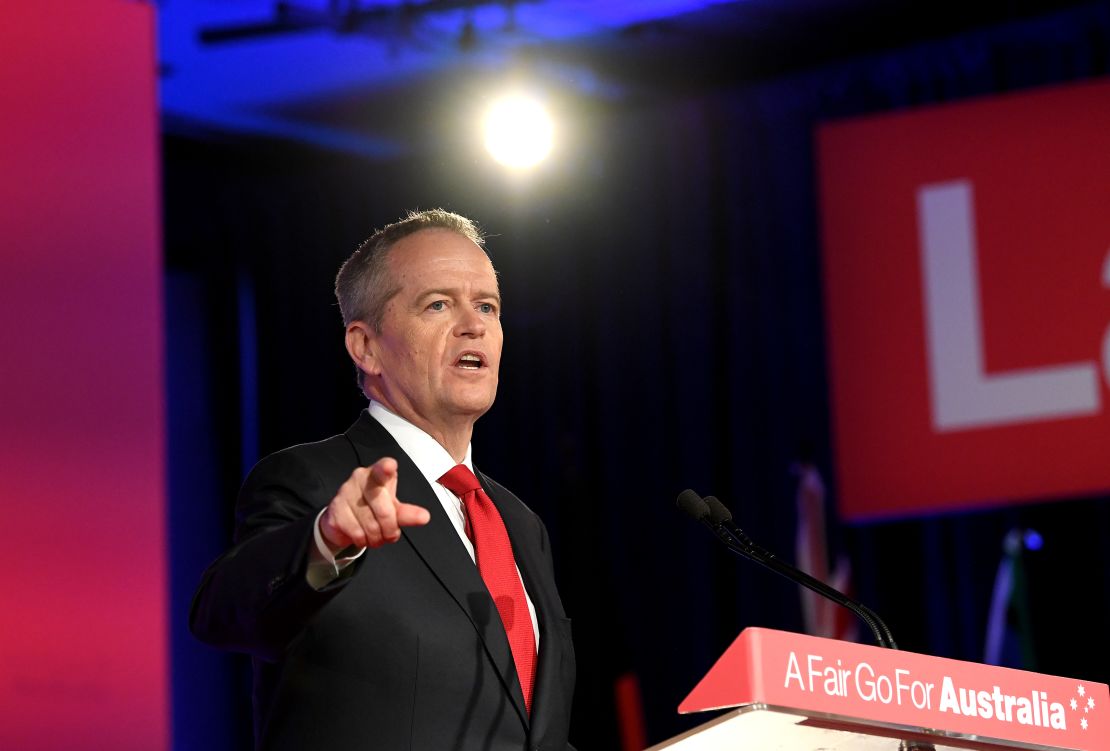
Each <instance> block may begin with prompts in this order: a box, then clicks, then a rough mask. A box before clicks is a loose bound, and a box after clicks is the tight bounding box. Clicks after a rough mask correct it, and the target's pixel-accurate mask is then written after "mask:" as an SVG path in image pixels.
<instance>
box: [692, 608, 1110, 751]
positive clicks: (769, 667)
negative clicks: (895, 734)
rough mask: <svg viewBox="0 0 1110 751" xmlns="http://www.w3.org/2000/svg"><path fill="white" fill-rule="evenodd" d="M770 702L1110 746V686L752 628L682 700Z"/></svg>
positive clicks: (992, 737)
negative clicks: (1109, 716)
mask: <svg viewBox="0 0 1110 751" xmlns="http://www.w3.org/2000/svg"><path fill="white" fill-rule="evenodd" d="M750 704H755V705H766V706H768V707H770V708H772V709H781V710H786V711H790V712H792V713H795V714H802V715H806V714H812V715H814V716H820V717H826V718H830V719H838V720H841V721H842V722H844V723H845V724H846V725H849V726H858V727H873V728H878V729H884V730H889V729H897V728H902V729H904V730H906V731H907V732H908V733H910V734H913V735H920V734H927V735H935V736H938V737H940V738H945V737H947V738H952V739H960V738H963V739H976V740H978V741H980V742H986V743H1002V744H1009V743H1019V744H1021V745H1023V746H1024V747H1027V748H1029V747H1035V748H1067V749H1077V750H1078V751H1105V749H1107V748H1110V718H1108V717H1107V711H1110V688H1108V687H1107V686H1106V684H1104V683H1093V682H1090V681H1082V680H1076V679H1072V678H1062V677H1059V676H1053V675H1043V674H1040V673H1030V672H1027V671H1024V670H1012V669H1010V668H1000V667H994V666H991V665H981V664H979V663H973V662H963V661H960V660H950V659H947V658H942V657H930V656H928V655H922V654H917V653H914V652H903V651H900V650H894V649H882V648H880V647H872V646H867V645H864V644H855V643H852V642H844V641H838V640H835V639H821V638H818V637H815V636H803V635H802V634H792V633H788V632H784V631H774V630H772V629H764V628H748V629H745V630H744V631H743V632H741V634H740V636H738V637H737V638H736V641H734V642H733V643H732V645H731V646H730V647H729V648H728V649H727V650H726V651H725V653H724V654H723V655H721V658H720V659H719V660H717V663H716V664H715V665H714V666H713V668H712V669H711V670H710V671H709V672H708V673H707V674H706V676H705V678H703V679H702V681H701V682H700V683H699V684H698V685H697V687H695V688H694V690H693V691H691V692H690V695H689V696H687V697H686V699H685V701H683V702H682V704H681V705H680V706H679V711H680V712H697V711H702V710H709V709H722V708H725V707H735V706H742V705H750Z"/></svg>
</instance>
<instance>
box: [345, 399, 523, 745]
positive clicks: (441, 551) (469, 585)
mask: <svg viewBox="0 0 1110 751" xmlns="http://www.w3.org/2000/svg"><path fill="white" fill-rule="evenodd" d="M347 436H348V437H349V438H350V439H351V441H352V443H353V444H354V446H355V451H356V453H357V454H358V459H359V463H360V464H361V465H362V466H369V465H370V464H373V463H374V462H375V461H377V460H378V459H379V458H381V457H383V456H391V457H393V458H394V459H396V460H397V497H398V498H400V499H401V500H402V501H404V502H405V503H414V504H417V505H420V506H423V507H424V508H426V509H428V511H429V513H430V514H431V517H432V520H431V521H430V522H428V524H426V525H424V526H422V527H406V528H404V529H403V530H402V532H401V536H402V538H404V539H405V540H407V541H408V542H409V544H411V545H412V547H413V549H414V550H415V551H416V554H417V555H418V556H420V558H421V559H422V560H423V561H424V563H425V564H426V565H427V566H428V568H429V569H431V571H432V573H433V574H434V575H435V577H436V579H438V580H439V582H440V583H441V584H442V585H443V587H444V589H446V590H447V592H448V593H449V594H450V595H451V597H452V598H453V599H454V600H455V602H456V603H457V604H458V606H459V607H460V608H462V610H463V612H465V613H466V615H467V617H468V618H469V619H470V622H471V623H472V624H473V625H474V629H475V631H477V633H478V637H479V638H480V639H481V641H482V644H483V646H484V647H485V651H486V655H487V656H488V657H489V659H490V660H491V661H492V663H493V666H494V668H495V671H496V673H497V676H498V678H499V680H500V681H501V683H502V685H503V686H504V688H505V690H506V691H507V692H508V693H509V695H510V696H511V697H512V699H513V705H514V706H515V707H516V710H517V714H519V715H520V718H521V721H522V722H523V723H524V726H525V727H527V726H528V713H527V712H526V710H525V707H524V694H523V693H522V692H521V689H520V681H519V680H518V679H517V677H516V666H515V663H514V662H513V655H512V650H511V649H510V648H509V640H508V637H506V635H505V629H504V627H503V626H502V625H501V619H500V617H499V616H498V614H497V608H496V607H494V604H493V600H492V599H491V598H490V596H489V590H487V589H486V585H485V583H484V582H483V581H482V577H481V576H480V575H479V574H478V567H477V566H475V565H474V561H472V560H471V559H470V555H469V554H468V553H467V552H466V548H465V547H464V546H463V543H462V541H461V540H460V539H459V535H458V533H457V532H456V531H455V527H454V525H452V524H451V520H450V519H448V518H447V512H446V511H444V510H443V504H442V503H440V501H439V498H438V497H436V494H435V491H434V490H432V488H431V486H430V485H429V484H428V481H427V480H426V479H425V478H424V475H423V474H421V472H420V470H419V469H418V468H417V466H416V464H415V463H413V461H412V460H411V459H410V458H409V457H408V455H407V454H405V452H404V451H402V450H401V447H400V446H398V445H397V442H396V441H395V440H393V436H391V435H390V434H389V431H387V430H386V429H385V428H383V427H382V426H381V425H380V424H379V423H378V421H377V420H375V419H374V418H372V417H370V414H369V412H365V411H364V412H363V413H362V415H361V416H360V417H359V420H358V422H356V423H355V424H354V425H353V426H352V427H351V428H350V429H349V430H348V431H347ZM509 535H510V539H511V538H512V536H513V535H512V530H510V532H509ZM395 544H400V543H395ZM513 552H514V554H515V553H516V545H515V543H514V545H513ZM518 565H520V564H519V563H518ZM523 572H524V569H523V567H522V568H521V574H522V576H523V575H524V573H523ZM527 581H528V580H527V579H525V582H526V583H527Z"/></svg>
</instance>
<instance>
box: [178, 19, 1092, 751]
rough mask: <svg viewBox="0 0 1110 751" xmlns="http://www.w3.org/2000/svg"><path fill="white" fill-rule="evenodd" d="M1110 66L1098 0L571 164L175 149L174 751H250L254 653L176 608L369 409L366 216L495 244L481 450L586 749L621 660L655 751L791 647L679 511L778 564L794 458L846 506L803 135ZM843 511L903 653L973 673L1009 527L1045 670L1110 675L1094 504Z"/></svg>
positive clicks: (607, 111)
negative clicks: (527, 543) (749, 629)
mask: <svg viewBox="0 0 1110 751" xmlns="http://www.w3.org/2000/svg"><path fill="white" fill-rule="evenodd" d="M1108 51H1110V11H1108V9H1107V7H1106V6H1105V5H1104V4H1101V3H1100V4H1093V5H1091V6H1085V7H1081V8H1079V9H1076V10H1070V11H1067V12H1062V13H1059V14H1056V15H1053V16H1048V17H1045V18H1041V19H1036V20H1033V21H1028V22H1023V23H1020V24H1012V25H1008V26H1005V27H998V28H991V29H983V30H979V31H976V32H974V33H968V34H964V35H961V36H959V37H954V38H949V39H942V40H936V41H933V42H930V43H927V44H921V45H918V46H915V47H912V48H908V49H900V50H891V51H888V52H885V53H882V54H873V55H869V56H867V57H866V58H861V59H857V60H852V61H842V62H838V63H835V64H830V65H828V66H826V67H823V68H821V69H817V70H811V71H807V72H804V73H800V74H796V75H793V76H791V77H789V78H781V79H776V80H773V81H765V82H758V83H749V84H746V85H744V86H740V87H736V88H734V89H731V90H715V91H710V92H701V93H688V94H686V95H683V96H668V97H665V98H660V99H657V100H653V101H640V102H638V103H627V102H626V103H624V104H621V105H615V104H608V105H606V106H597V105H595V106H593V107H592V108H587V107H582V108H580V109H579V110H578V113H577V116H576V120H575V121H574V122H573V126H572V127H573V130H574V132H575V133H576V134H577V135H576V137H575V141H574V150H573V152H572V153H563V154H561V155H560V158H559V159H558V160H556V161H555V163H553V164H552V165H550V166H548V167H546V168H545V169H544V170H541V172H540V173H539V174H537V175H535V176H533V177H532V178H529V179H519V180H510V179H507V178H505V177H504V176H502V175H500V174H499V173H498V172H497V171H495V170H494V169H493V168H492V167H489V166H487V165H486V164H485V162H484V161H480V160H475V159H474V158H472V157H471V156H470V155H469V152H463V151H458V152H456V153H452V152H451V151H449V150H445V151H444V152H442V153H436V154H432V155H422V156H420V157H416V158H412V159H410V160H407V161H394V162H388V163H376V162H370V161H366V160H363V159H361V158H357V157H351V156H347V155H342V154H335V153H326V152H321V151H315V150H311V149H308V148H305V147H301V146H296V145H293V144H287V143H272V142H261V141H242V140H222V141H221V140H220V139H213V138H205V137H198V136H190V135H187V134H181V133H177V134H175V135H167V137H166V138H165V141H164V145H165V152H164V159H165V161H164V165H165V199H166V200H165V207H166V208H165V211H166V216H165V228H166V249H167V250H166V267H167V271H166V273H167V282H166V284H167V287H166V290H167V294H166V299H167V306H168V307H167V326H168V339H167V342H168V352H169V395H170V402H169V425H170V431H171V434H170V449H171V457H170V468H171V476H170V482H171V502H172V506H171V520H170V523H171V535H172V551H173V561H172V571H173V590H172V591H173V613H172V618H173V626H174V641H173V643H174V691H175V705H174V719H175V738H176V743H177V747H178V748H181V749H185V748H190V749H191V748H196V749H206V750H212V749H225V748H226V749H232V748H248V747H249V732H250V731H249V710H248V706H249V684H248V674H247V670H248V668H247V662H246V660H245V659H243V658H239V657H229V656H225V655H221V654H219V653H216V652H214V651H212V650H209V649H208V648H206V647H204V646H202V645H199V644H197V643H195V642H194V641H193V640H192V639H191V637H190V636H189V635H188V633H187V630H186V614H187V609H188V602H189V597H190V596H191V593H192V590H193V587H194V586H195V585H196V583H197V580H198V578H199V575H200V572H201V571H202V570H203V568H204V566H205V565H207V563H208V562H209V561H210V560H211V559H212V558H213V557H214V556H215V555H216V554H217V553H218V552H219V550H221V549H222V548H223V547H224V546H225V545H226V544H227V542H228V540H229V538H230V524H231V517H232V503H233V499H234V495H235V492H236V489H237V488H238V485H239V482H240V481H241V479H242V478H243V476H244V474H245V472H246V471H247V470H248V469H249V467H250V465H251V464H252V463H253V462H254V461H255V460H256V459H257V458H259V457H260V456H261V455H263V454H265V453H268V452H270V451H273V450H276V449H278V448H281V447H284V446H287V445H290V444H292V443H298V442H302V441H307V440H315V439H318V438H322V437H325V436H327V435H331V434H334V433H336V432H339V431H342V430H343V429H345V428H346V427H347V426H348V425H349V424H350V423H351V422H352V421H353V420H354V419H355V417H356V415H357V413H358V411H359V410H360V409H361V408H362V406H363V404H364V402H363V400H362V397H361V396H360V395H359V394H358V392H357V390H356V388H355V385H354V376H353V368H352V366H350V364H349V362H348V360H347V357H346V354H345V352H344V350H343V345H342V326H341V322H340V319H339V313H338V310H337V308H336V306H335V304H334V299H333V295H332V282H333V279H334V274H335V272H336V270H337V269H338V266H339V264H340V263H341V261H342V260H343V259H344V258H345V257H346V256H347V255H348V254H349V253H350V252H351V251H352V250H353V249H354V248H355V246H356V245H357V244H358V243H359V242H360V241H361V240H362V239H363V238H365V237H366V236H367V235H368V234H369V233H370V232H371V231H372V230H373V229H374V228H375V227H379V226H381V225H383V224H385V223H387V222H390V221H393V220H395V219H396V218H398V217H399V216H400V215H401V214H402V213H403V212H404V211H405V210H407V209H410V208H414V207H420V208H428V207H432V206H444V207H446V208H450V209H452V210H456V211H459V212H462V213H464V214H468V215H470V216H472V217H474V218H476V219H478V220H479V221H480V222H481V223H482V224H483V226H484V227H485V228H486V229H487V231H488V232H490V233H491V234H492V235H493V236H492V237H491V239H490V243H489V244H490V247H491V248H492V253H493V256H494V262H495V264H496V265H497V266H498V268H499V270H500V272H501V275H502V287H503V293H504V296H505V310H504V325H505V337H506V349H505V357H504V361H503V364H502V385H501V390H500V394H499V397H498V401H497V404H496V405H495V407H494V408H493V410H492V411H491V412H490V413H489V414H488V415H487V416H486V417H485V418H483V420H482V421H480V422H479V425H478V428H477V432H476V435H475V460H476V463H477V464H478V465H479V466H480V467H482V468H483V469H484V470H485V471H487V472H489V473H490V474H492V475H493V476H495V477H497V478H498V479H499V480H501V481H502V482H504V483H505V484H506V485H507V486H508V487H510V488H512V489H513V490H515V491H516V492H518V493H519V494H520V495H521V496H522V497H523V498H524V499H526V500H527V501H528V502H529V503H530V504H531V505H532V507H533V508H534V509H536V510H537V511H538V512H539V513H540V514H541V515H542V516H543V517H544V519H545V520H546V521H547V524H548V527H549V529H550V532H551V535H552V538H553V542H554V545H555V552H556V564H557V573H558V575H559V579H560V584H561V589H562V593H563V597H564V600H565V604H566V606H567V610H568V612H569V614H570V615H571V617H572V618H573V620H574V630H575V642H576V647H577V650H578V656H579V683H578V686H579V688H578V695H577V701H576V707H575V713H576V714H575V724H574V729H573V732H572V740H573V741H574V742H575V743H576V744H577V745H578V747H579V748H580V749H583V751H586V750H588V749H614V748H618V747H619V741H618V734H617V724H616V720H615V718H614V703H613V698H612V697H613V681H614V679H615V678H616V677H617V676H618V675H621V674H624V673H627V672H632V673H634V674H635V675H637V676H638V679H639V681H640V686H641V689H642V695H643V701H644V707H645V711H646V716H647V727H648V737H649V741H651V742H657V741H660V740H663V739H664V738H667V737H669V736H671V735H674V734H676V733H678V732H680V731H682V730H685V729H687V728H689V727H692V726H693V725H695V724H699V723H700V722H704V721H705V720H707V719H709V718H708V717H704V716H698V717H680V716H678V715H677V714H676V711H675V709H676V706H677V704H678V703H679V701H681V699H682V698H683V697H684V696H685V694H686V692H687V691H688V690H689V689H690V688H692V687H693V685H694V684H695V683H696V681H697V680H698V679H699V678H700V677H701V675H703V674H704V672H705V671H706V670H708V668H709V667H710V666H711V664H712V662H713V661H714V659H715V658H716V657H717V656H718V655H719V654H720V653H721V652H722V651H723V650H724V648H725V647H726V646H727V645H728V644H729V643H730V641H731V640H732V639H733V638H734V637H735V635H736V634H737V633H738V632H739V631H740V629H742V628H744V627H746V626H750V625H761V626H767V627H773V628H781V629H788V630H801V628H802V622H801V615H800V607H799V602H798V594H797V592H796V589H795V588H794V587H793V586H791V585H789V583H788V582H786V581H785V580H783V579H780V578H779V577H777V576H775V575H774V574H772V573H770V572H768V571H766V570H764V569H760V568H758V567H756V566H755V565H754V564H749V563H747V562H745V561H742V560H739V559H736V558H734V557H730V556H729V555H728V554H727V553H725V552H723V551H722V550H721V549H719V548H718V547H717V546H716V543H715V541H713V540H712V539H711V537H710V536H709V535H708V533H707V532H706V531H705V530H704V529H702V528H701V527H700V526H699V525H697V524H695V523H694V522H692V521H690V520H688V519H686V518H684V517H682V516H681V515H680V514H679V512H677V511H676V510H675V508H674V498H675V496H676V495H677V493H678V492H679V491H681V490H682V489H683V488H686V487H692V488H694V489H696V490H698V491H699V492H701V493H703V494H710V493H712V494H715V495H717V496H718V497H720V498H721V499H722V500H724V501H725V502H726V503H727V504H729V505H730V506H731V507H732V509H733V511H734V513H735V514H736V515H737V517H738V518H739V520H740V521H741V524H742V526H744V527H745V529H746V530H747V531H748V532H749V533H751V534H752V535H753V536H754V537H756V538H757V540H759V541H760V542H761V543H762V544H763V545H764V546H765V547H768V548H770V549H772V550H775V551H778V552H779V553H780V554H781V555H782V556H783V557H785V558H787V559H790V558H792V553H793V535H794V530H795V523H796V518H795V506H794V490H795V487H794V478H793V477H792V476H791V475H790V472H789V467H790V464H791V462H792V461H793V460H794V459H796V458H797V456H798V455H799V452H802V451H806V452H810V453H812V454H813V455H814V456H815V457H816V462H817V464H818V466H819V467H820V469H821V470H822V472H823V473H824V475H825V477H826V480H827V481H828V482H829V485H830V488H831V487H832V481H833V479H834V476H835V467H833V466H831V453H832V452H831V446H830V445H829V430H828V423H829V415H828V395H827V382H826V369H825V352H824V349H823V347H824V331H823V325H824V324H823V316H822V299H821V259H820V253H819V229H818V224H817V214H818V212H817V196H816V194H815V189H814V183H815V180H814V177H815V164H814V152H813V137H814V128H815V127H816V126H817V125H818V124H820V123H821V122H823V121H826V120H830V119H836V118H841V117H848V116H854V115H860V114H865V113H875V112H886V111H890V110H894V109H898V108H903V107H909V106H914V105H920V104H928V103H933V102H943V101H952V100H957V99H962V98H965V97H971V96H977V95H985V94H991V93H996V92H1006V91H1016V90H1021V89H1024V88H1027V87H1032V86H1039V85H1047V84H1052V83H1055V82H1065V81H1076V80H1081V79H1086V78H1091V77H1095V76H1101V75H1105V74H1106V73H1107V65H1108V58H1107V53H1108ZM722 64H723V65H727V64H728V61H722ZM737 72H738V75H739V74H741V73H742V71H737ZM692 83H696V82H692ZM691 91H693V89H691ZM875 315H876V316H881V315H882V311H875ZM832 500H833V499H830V503H831V502H832ZM830 518H831V519H833V522H832V524H831V526H832V529H831V533H832V547H833V549H834V551H837V552H844V553H846V554H848V555H849V556H850V557H851V559H852V563H853V568H854V574H855V576H854V579H855V585H856V594H857V596H858V597H859V598H860V599H861V600H862V601H864V602H866V603H867V604H869V605H870V606H871V607H872V608H873V609H875V610H876V611H878V612H879V613H880V614H882V615H883V617H884V618H885V619H886V620H887V622H888V623H889V625H890V627H891V628H892V630H893V632H894V634H895V636H896V637H897V639H898V641H899V642H900V644H901V646H902V647H903V648H907V649H910V650H914V651H920V652H927V653H931V654H935V655H943V656H947V657H953V658H958V659H968V660H981V659H982V655H983V641H984V632H985V628H986V620H987V607H988V603H989V600H990V593H991V587H992V585H993V579H994V575H995V569H996V567H997V564H998V558H999V554H1000V551H1001V541H1002V537H1003V536H1004V534H1005V532H1006V531H1007V530H1008V529H1010V528H1011V527H1013V526H1015V525H1024V526H1030V527H1033V528H1035V529H1037V530H1038V531H1040V532H1041V533H1042V534H1043V535H1044V538H1045V547H1044V549H1043V550H1041V551H1040V552H1038V553H1036V554H1034V555H1032V556H1030V558H1029V560H1028V568H1029V571H1028V573H1029V586H1030V589H1029V593H1030V601H1031V605H1032V608H1033V626H1034V637H1035V644H1036V647H1037V659H1038V662H1037V664H1036V666H1035V668H1036V669H1037V670H1039V671H1042V672H1048V673H1055V674H1060V675H1070V676H1075V677H1077V678H1084V679H1088V680H1096V681H1101V682H1106V681H1108V680H1110V660H1108V659H1107V650H1106V648H1105V647H1104V646H1103V643H1102V639H1103V638H1104V636H1105V634H1106V633H1107V632H1108V631H1110V608H1108V607H1107V604H1106V603H1107V601H1108V599H1110V554H1108V552H1107V548H1108V547H1110V546H1108V543H1110V512H1108V508H1107V504H1106V502H1105V499H1104V498H1085V499H1061V500H1060V501H1058V502H1051V503H1043V504H1034V505H1023V506H1015V507H1008V508H998V509H994V510H988V511H980V512H968V513H965V514H953V515H947V516H944V517H936V518H924V519H907V520H902V521H897V522H888V523H879V524H871V525H866V526H846V525H838V524H837V523H836V522H835V517H833V516H831V517H830ZM1073 584H1074V585H1076V586H1077V587H1078V589H1079V591H1078V592H1075V591H1073V590H1072V585H1073Z"/></svg>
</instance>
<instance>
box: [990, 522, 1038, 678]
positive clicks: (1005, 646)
mask: <svg viewBox="0 0 1110 751" xmlns="http://www.w3.org/2000/svg"><path fill="white" fill-rule="evenodd" d="M1040 547H1041V536H1040V535H1039V534H1038V533H1037V532H1036V531H1035V530H1032V529H1016V528H1015V529H1011V530H1010V531H1009V532H1007V533H1006V536H1005V537H1004V538H1003V540H1002V558H1001V560H1000V561H999V562H998V572H997V573H996V574H995V577H994V593H993V594H992V595H991V609H990V613H989V615H988V617H987V636H986V640H985V642H986V643H985V646H984V649H983V661H984V662H985V663H987V664H988V665H1003V666H1005V667H1011V668H1018V669H1021V670H1035V669H1036V664H1037V658H1036V650H1035V649H1034V648H1033V625H1032V619H1031V618H1030V614H1029V594H1028V587H1027V585H1026V580H1025V552H1026V551H1030V550H1039V549H1040Z"/></svg>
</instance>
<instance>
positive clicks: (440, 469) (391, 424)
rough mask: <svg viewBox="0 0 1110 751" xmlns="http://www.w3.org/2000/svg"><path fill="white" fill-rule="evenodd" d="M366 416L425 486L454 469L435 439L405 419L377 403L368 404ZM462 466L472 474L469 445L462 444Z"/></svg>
mask: <svg viewBox="0 0 1110 751" xmlns="http://www.w3.org/2000/svg"><path fill="white" fill-rule="evenodd" d="M370 416H371V417H373V418H374V419H375V420H377V421H378V422H379V423H381V426H382V427H383V428H385V429H386V431H387V432H388V433H389V434H390V435H391V436H393V440H395V441H397V445H398V446H400V447H401V450H402V451H404V452H405V454H407V455H408V457H409V458H410V459H412V462H413V464H415V465H416V468H417V469H419V470H420V474H422V475H424V477H425V478H426V479H427V480H428V482H429V483H432V484H433V485H434V484H435V483H437V482H439V478H441V477H443V475H444V474H446V472H447V470H449V469H451V468H452V467H454V466H455V460H454V459H453V458H452V457H451V454H449V453H448V452H447V449H445V448H443V446H441V445H439V442H438V441H436V439H435V438H432V437H431V436H430V435H428V434H427V433H425V432H424V431H423V430H421V429H420V428H418V427H416V426H415V425H413V424H412V423H411V422H409V421H408V420H406V419H405V418H403V417H401V416H399V415H395V414H393V413H392V412H390V411H389V410H388V409H386V408H385V407H383V406H382V405H381V404H379V403H378V402H375V401H371V402H370ZM462 463H463V464H465V465H466V467H467V469H469V470H470V471H471V472H473V471H474V465H473V463H472V461H471V458H470V444H469V443H468V444H466V455H465V456H463V460H462Z"/></svg>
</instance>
